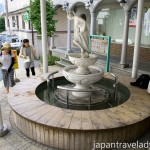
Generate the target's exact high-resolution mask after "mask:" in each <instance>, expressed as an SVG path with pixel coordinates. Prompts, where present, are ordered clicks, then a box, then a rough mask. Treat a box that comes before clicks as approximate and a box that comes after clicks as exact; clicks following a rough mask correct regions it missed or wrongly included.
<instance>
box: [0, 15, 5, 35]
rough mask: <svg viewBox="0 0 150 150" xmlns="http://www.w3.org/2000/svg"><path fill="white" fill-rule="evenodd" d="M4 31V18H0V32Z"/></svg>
mask: <svg viewBox="0 0 150 150" xmlns="http://www.w3.org/2000/svg"><path fill="white" fill-rule="evenodd" d="M3 31H5V19H4V17H0V32H3Z"/></svg>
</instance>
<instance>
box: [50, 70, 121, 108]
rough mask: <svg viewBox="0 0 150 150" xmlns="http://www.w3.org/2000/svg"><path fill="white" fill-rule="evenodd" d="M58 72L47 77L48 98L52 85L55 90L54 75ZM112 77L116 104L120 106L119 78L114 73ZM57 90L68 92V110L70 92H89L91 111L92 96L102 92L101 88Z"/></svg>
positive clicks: (63, 88)
mask: <svg viewBox="0 0 150 150" xmlns="http://www.w3.org/2000/svg"><path fill="white" fill-rule="evenodd" d="M58 72H59V71H55V72H52V73H50V74H49V75H48V76H47V88H48V98H50V95H49V91H50V85H51V88H52V90H54V75H55V74H56V73H58ZM110 75H111V76H112V77H113V78H114V81H115V82H114V84H113V87H114V96H113V98H114V104H115V105H118V103H119V102H118V84H119V81H118V77H117V76H116V75H115V74H113V73H110ZM50 79H52V84H51V82H50V81H51V80H50ZM57 88H58V89H61V90H66V91H67V108H68V107H69V94H68V92H69V91H73V92H89V93H90V96H89V109H91V95H92V93H93V92H96V91H100V90H101V88H95V87H94V88H91V89H76V88H71V87H65V86H57ZM52 98H54V97H53V96H52Z"/></svg>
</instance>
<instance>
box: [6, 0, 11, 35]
mask: <svg viewBox="0 0 150 150" xmlns="http://www.w3.org/2000/svg"><path fill="white" fill-rule="evenodd" d="M5 11H6V27H7V28H8V34H9V35H10V24H9V20H8V3H7V0H5Z"/></svg>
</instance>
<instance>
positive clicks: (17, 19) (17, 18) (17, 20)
mask: <svg viewBox="0 0 150 150" xmlns="http://www.w3.org/2000/svg"><path fill="white" fill-rule="evenodd" d="M16 22H17V28H18V29H19V17H18V16H16Z"/></svg>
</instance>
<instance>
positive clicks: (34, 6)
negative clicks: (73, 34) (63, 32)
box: [29, 0, 56, 37]
mask: <svg viewBox="0 0 150 150" xmlns="http://www.w3.org/2000/svg"><path fill="white" fill-rule="evenodd" d="M29 13H30V20H31V22H32V25H33V27H34V29H35V30H37V32H38V33H39V34H41V12H40V0H30V11H29ZM55 14H56V13H55V8H54V6H53V3H52V2H51V1H50V0H46V22H47V36H50V37H51V36H52V34H53V32H54V31H55V23H56V20H54V15H55Z"/></svg>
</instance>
